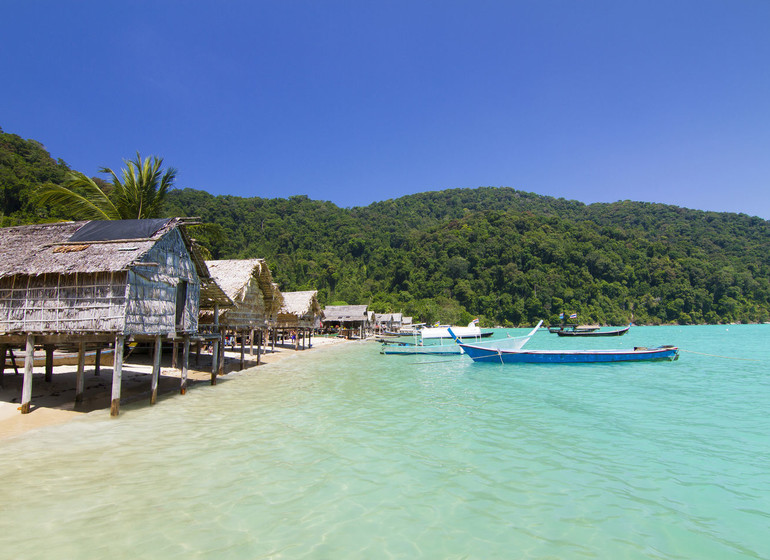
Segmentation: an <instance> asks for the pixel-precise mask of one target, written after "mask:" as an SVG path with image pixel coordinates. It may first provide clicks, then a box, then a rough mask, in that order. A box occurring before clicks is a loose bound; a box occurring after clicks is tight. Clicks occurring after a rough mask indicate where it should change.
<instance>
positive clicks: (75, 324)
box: [0, 218, 229, 415]
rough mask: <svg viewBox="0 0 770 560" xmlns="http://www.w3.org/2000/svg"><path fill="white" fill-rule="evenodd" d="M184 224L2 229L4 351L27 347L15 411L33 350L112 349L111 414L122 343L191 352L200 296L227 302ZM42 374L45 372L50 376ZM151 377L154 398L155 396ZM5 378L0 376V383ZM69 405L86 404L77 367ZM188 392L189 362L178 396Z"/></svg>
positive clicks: (28, 380)
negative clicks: (171, 341)
mask: <svg viewBox="0 0 770 560" xmlns="http://www.w3.org/2000/svg"><path fill="white" fill-rule="evenodd" d="M183 224H184V222H183V220H181V219H178V218H166V219H158V220H116V221H90V222H65V223H54V224H42V225H32V226H19V227H9V228H1V229H0V351H2V359H1V360H0V363H1V364H2V365H4V364H5V355H6V351H7V349H12V348H24V349H25V369H24V386H23V389H22V399H21V403H22V406H21V411H22V413H25V412H29V407H30V399H31V390H32V389H31V384H32V363H33V354H34V347H35V346H40V345H43V346H44V347H45V348H46V350H47V351H49V350H50V352H51V353H52V352H53V348H54V347H55V346H56V345H62V344H67V345H72V344H73V343H74V344H78V345H79V353H81V354H82V353H84V351H85V345H86V344H96V345H101V346H103V345H106V344H110V343H114V344H115V348H116V350H117V351H116V352H115V367H114V373H113V388H112V407H111V409H112V410H111V411H112V414H113V415H117V413H118V407H119V401H120V375H121V373H120V372H121V369H122V359H123V344H124V342H125V340H126V338H127V337H131V339H133V340H154V341H155V343H156V361H157V362H158V365H157V368H156V369H157V370H159V360H160V342H161V337H165V338H175V337H181V338H182V339H183V340H184V341H185V350H186V355H187V354H188V353H189V340H190V337H191V336H193V335H195V334H196V333H197V330H198V313H199V306H200V304H201V300H203V301H204V302H211V301H218V302H220V303H222V304H224V305H227V304H228V303H229V300H228V298H227V296H225V294H224V293H222V291H221V290H220V289H219V288H218V286H217V285H216V284H215V283H214V282H213V281H212V280H211V278H210V276H209V274H208V270H207V269H206V265H205V262H204V261H203V260H202V259H201V258H199V257H198V256H197V252H196V251H194V250H193V246H192V241H191V240H190V238H189V237H188V235H187V234H186V232H185V230H184V227H183ZM46 373H47V374H48V371H47V372H46ZM157 375H158V372H157V371H154V373H153V397H152V399H153V401H154V399H155V394H156V391H157ZM1 378H2V373H1V370H0V379H1ZM77 385H78V386H77V387H76V396H75V400H76V402H78V400H79V399H82V390H83V389H82V364H79V369H78V381H77ZM185 390H186V361H185V367H184V369H183V376H182V392H185Z"/></svg>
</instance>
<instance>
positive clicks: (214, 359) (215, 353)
mask: <svg viewBox="0 0 770 560" xmlns="http://www.w3.org/2000/svg"><path fill="white" fill-rule="evenodd" d="M217 373H219V339H218V338H217V339H215V340H214V342H213V346H212V348H211V384H212V385H216V384H217Z"/></svg>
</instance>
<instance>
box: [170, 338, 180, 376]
mask: <svg viewBox="0 0 770 560" xmlns="http://www.w3.org/2000/svg"><path fill="white" fill-rule="evenodd" d="M173 347H174V349H173V351H172V352H171V367H172V368H174V369H177V362H178V361H179V360H178V359H177V357H178V354H179V343H178V342H177V341H176V340H174V343H173Z"/></svg>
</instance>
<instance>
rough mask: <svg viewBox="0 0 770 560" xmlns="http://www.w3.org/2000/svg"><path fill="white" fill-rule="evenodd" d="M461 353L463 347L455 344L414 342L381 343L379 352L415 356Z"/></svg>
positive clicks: (457, 354) (390, 354)
mask: <svg viewBox="0 0 770 560" xmlns="http://www.w3.org/2000/svg"><path fill="white" fill-rule="evenodd" d="M462 353H463V349H462V348H460V347H459V346H458V345H457V344H453V345H451V346H439V345H435V346H420V345H415V344H403V345H402V344H399V345H393V344H383V345H382V349H381V350H380V354H386V355H389V356H415V355H423V356H424V355H428V356H459V355H460V354H462Z"/></svg>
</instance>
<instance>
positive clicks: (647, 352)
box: [455, 338, 679, 364]
mask: <svg viewBox="0 0 770 560" xmlns="http://www.w3.org/2000/svg"><path fill="white" fill-rule="evenodd" d="M455 342H457V345H458V346H460V348H462V349H463V352H465V354H467V355H468V356H470V358H471V359H472V360H473V361H474V362H490V363H501V364H585V363H608V362H646V361H656V360H669V361H673V360H676V359H678V358H679V348H677V347H676V346H658V347H656V348H646V347H641V346H637V347H635V348H633V349H631V350H629V349H621V350H523V349H521V348H518V349H508V348H502V347H500V346H492V345H481V344H464V343H463V342H461V341H460V340H459V339H457V338H455ZM493 342H495V341H493Z"/></svg>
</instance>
